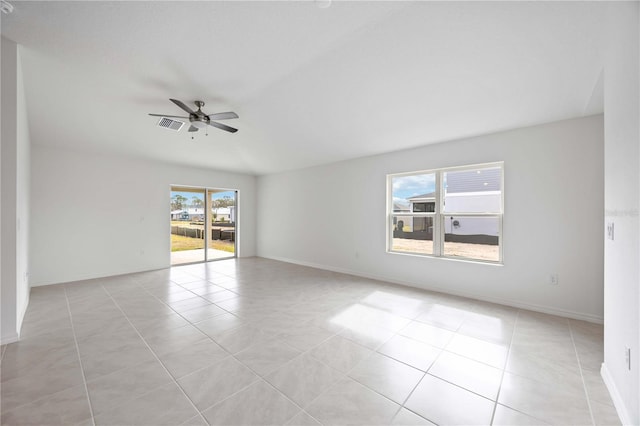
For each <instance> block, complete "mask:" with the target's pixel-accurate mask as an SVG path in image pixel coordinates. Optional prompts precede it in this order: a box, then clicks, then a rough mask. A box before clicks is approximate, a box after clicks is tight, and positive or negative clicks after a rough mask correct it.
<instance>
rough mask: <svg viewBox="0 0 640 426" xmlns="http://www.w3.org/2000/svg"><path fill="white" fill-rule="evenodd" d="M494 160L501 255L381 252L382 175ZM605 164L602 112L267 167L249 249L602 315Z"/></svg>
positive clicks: (592, 316) (576, 313) (487, 296)
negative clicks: (275, 169)
mask: <svg viewBox="0 0 640 426" xmlns="http://www.w3.org/2000/svg"><path fill="white" fill-rule="evenodd" d="M389 143H390V144H392V143H393V142H392V141H390V142H389ZM496 161H504V173H505V187H504V191H505V215H504V266H496V265H489V264H481V263H472V262H461V261H455V260H445V259H438V258H429V257H418V256H407V255H399V254H390V253H387V252H386V247H385V241H386V229H385V223H386V210H385V209H386V175H387V174H389V173H399V172H408V171H415V170H424V169H432V168H439V167H449V166H461V165H467V164H477V163H488V162H496ZM603 173H604V172H603V118H602V116H601V115H599V116H592V117H588V118H584V119H575V120H569V121H563V122H558V123H552V124H547V125H542V126H536V127H530V128H524V129H518V130H513V131H508V132H503V133H498V134H493V135H487V136H481V137H476V138H471V139H466V140H461V141H454V142H448V143H443V144H437V145H428V146H424V147H421V148H417V149H412V150H407V151H400V152H394V153H389V154H384V155H379V156H373V157H367V158H362V159H356V160H351V161H345V162H340V163H335V164H330V165H326V166H320V167H314V168H308V169H303V170H298V171H292V172H287V173H281V174H273V175H265V176H261V177H259V178H258V206H259V209H260V215H259V216H258V226H257V232H258V233H257V238H258V255H259V256H263V257H268V258H274V259H280V260H286V261H291V262H295V263H301V264H307V265H314V266H318V267H321V268H326V269H331V270H337V271H345V272H350V273H354V274H358V275H363V276H371V277H376V278H381V279H387V280H390V281H395V282H400V283H406V284H409V285H413V286H416V287H420V288H426V289H437V290H442V291H446V292H449V293H454V294H461V295H468V296H472V297H477V298H480V299H485V300H493V301H499V302H502V303H507V304H512V305H515V306H523V307H529V308H533V309H538V310H541V311H545V312H552V313H557V314H563V315H568V316H572V317H578V318H584V319H589V320H594V321H601V320H602V317H603V237H602V223H603V191H604V189H603ZM353 218H357V220H356V221H354V220H352V219H353ZM552 273H557V274H559V285H558V286H551V285H550V284H548V282H549V275H550V274H552Z"/></svg>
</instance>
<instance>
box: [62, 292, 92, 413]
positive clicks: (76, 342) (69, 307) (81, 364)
mask: <svg viewBox="0 0 640 426" xmlns="http://www.w3.org/2000/svg"><path fill="white" fill-rule="evenodd" d="M63 289H64V299H65V301H66V302H67V312H68V313H69V322H70V323H71V333H72V334H73V342H74V344H75V346H76V354H77V355H78V363H80V371H81V372H82V383H83V384H84V392H85V395H86V396H87V403H88V404H89V413H90V414H91V424H92V425H93V426H95V425H96V419H95V416H94V415H93V406H92V404H91V397H90V396H89V386H87V377H86V375H85V373H84V364H83V363H82V357H81V356H80V346H79V345H78V338H77V336H76V329H75V326H74V325H73V314H72V313H71V304H70V303H69V296H68V295H67V287H66V286H64V287H63Z"/></svg>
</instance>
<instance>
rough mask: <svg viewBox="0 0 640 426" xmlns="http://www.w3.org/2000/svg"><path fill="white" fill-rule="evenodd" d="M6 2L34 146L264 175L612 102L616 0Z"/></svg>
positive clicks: (8, 33) (6, 25)
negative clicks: (228, 116)
mask: <svg viewBox="0 0 640 426" xmlns="http://www.w3.org/2000/svg"><path fill="white" fill-rule="evenodd" d="M12 3H13V4H14V6H15V11H14V13H13V14H11V15H4V14H3V15H2V22H1V24H2V35H3V36H5V37H7V38H10V39H12V40H14V41H16V42H18V43H20V44H21V45H22V46H23V49H22V51H21V57H22V61H23V72H24V79H25V90H26V94H27V104H28V114H29V124H30V131H31V139H32V142H33V143H34V144H37V145H46V146H63V147H68V148H72V149H80V150H91V151H96V152H113V153H118V154H124V155H132V156H136V157H144V158H151V159H155V160H160V161H169V162H174V163H179V164H187V165H191V166H201V167H211V168H215V169H222V170H231V171H238V172H245V173H252V174H264V173H272V172H277V171H282V170H287V169H294V168H301V167H307V166H312V165H316V164H322V163H328V162H334V161H339V160H344V159H348V158H355V157H361V156H366V155H371V154H377V153H382V152H388V151H395V150H399V149H404V148H410V147H415V146H419V145H424V144H428V143H434V142H442V141H447V140H452V139H457V138H461V137H466V136H472V135H478V134H484V133H490V132H495V131H499V130H505V129H510V128H516V127H522V126H527V125H532V124H538V123H544V122H549V121H555V120H561V119H566V118H572V117H579V116H583V115H586V114H593V113H598V112H602V108H603V106H602V96H601V93H598V92H599V91H601V84H598V79H599V77H600V73H601V70H602V65H603V51H602V44H603V43H602V42H603V40H602V37H603V31H602V30H603V20H604V12H605V7H606V4H605V3H606V2H511V3H509V2H410V1H406V2H383V1H371V2H369V1H355V2H347V1H339V0H334V1H333V3H332V5H331V6H330V7H329V8H326V9H323V8H319V7H317V4H316V3H314V2H313V1H286V2H268V1H259V2H240V1H229V2H219V1H218V2H207V1H199V2H186V1H183V2H135V1H134V2H126V1H122V2H121V1H116V2H98V1H95V2H55V1H44V2H37V1H24V2H19V1H12ZM169 98H177V99H181V100H183V101H184V102H185V103H188V104H190V105H193V104H192V101H194V100H196V99H201V100H203V101H205V102H206V106H205V108H204V111H205V112H207V113H213V112H221V111H229V110H232V111H235V112H237V113H238V115H239V116H240V118H239V119H237V120H229V121H225V124H228V125H231V126H233V127H237V128H238V129H239V132H237V133H235V134H229V133H226V132H223V131H220V130H217V129H214V128H211V130H210V131H209V135H208V136H205V135H204V134H203V132H202V131H201V132H199V133H198V134H197V135H196V137H195V139H194V140H191V137H190V135H189V134H188V133H187V132H186V127H187V126H185V127H184V128H183V130H182V131H180V132H179V133H176V132H172V131H170V130H166V129H163V128H159V127H157V126H156V124H157V121H158V119H156V118H154V117H150V116H148V115H147V113H150V112H151V113H161V114H172V115H183V114H181V110H179V109H178V108H177V107H176V106H175V105H173V104H172V103H171V102H169Z"/></svg>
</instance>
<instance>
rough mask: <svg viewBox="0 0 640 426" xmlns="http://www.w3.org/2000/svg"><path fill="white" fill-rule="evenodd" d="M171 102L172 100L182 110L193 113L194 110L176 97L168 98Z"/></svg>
mask: <svg viewBox="0 0 640 426" xmlns="http://www.w3.org/2000/svg"><path fill="white" fill-rule="evenodd" d="M169 100H170V101H171V102H173V103H174V104H176V105H178V106H179V107H180V108H182V109H183V110H185V111H186V112H188V113H189V114H195V112H194V111H193V110H192V109H191V108H189V107H188V106H186V105H185V104H184V103H183V102H182V101H179V100H177V99H169Z"/></svg>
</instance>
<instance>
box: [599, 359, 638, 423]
mask: <svg viewBox="0 0 640 426" xmlns="http://www.w3.org/2000/svg"><path fill="white" fill-rule="evenodd" d="M600 375H601V376H602V380H603V381H604V384H605V386H606V387H607V390H608V391H609V395H611V400H612V401H613V405H614V406H615V407H616V411H617V412H618V417H620V421H621V422H622V424H623V425H632V424H633V422H632V421H631V416H630V415H629V412H628V411H627V407H626V406H625V404H624V400H623V399H622V396H621V395H620V392H618V388H617V387H616V384H615V382H614V381H613V377H611V374H610V373H609V369H607V366H606V365H605V364H604V363H602V367H601V368H600Z"/></svg>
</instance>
